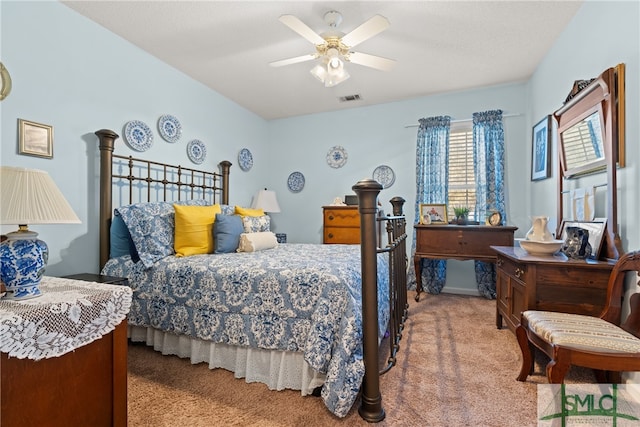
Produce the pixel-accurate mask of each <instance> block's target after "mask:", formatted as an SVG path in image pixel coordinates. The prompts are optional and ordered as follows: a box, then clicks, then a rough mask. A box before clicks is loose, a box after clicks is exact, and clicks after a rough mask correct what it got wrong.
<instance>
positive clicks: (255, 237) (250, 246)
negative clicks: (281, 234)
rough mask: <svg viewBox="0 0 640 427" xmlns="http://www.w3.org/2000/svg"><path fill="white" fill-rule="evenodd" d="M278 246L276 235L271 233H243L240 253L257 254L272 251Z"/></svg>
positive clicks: (239, 246)
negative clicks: (257, 252)
mask: <svg viewBox="0 0 640 427" xmlns="http://www.w3.org/2000/svg"><path fill="white" fill-rule="evenodd" d="M277 246H278V240H277V239H276V235H275V234H274V233H272V232H271V231H261V232H258V233H242V234H241V235H240V244H239V245H238V252H256V251H263V250H265V249H271V248H275V247H277Z"/></svg>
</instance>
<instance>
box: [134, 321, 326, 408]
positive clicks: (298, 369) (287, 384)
mask: <svg viewBox="0 0 640 427" xmlns="http://www.w3.org/2000/svg"><path fill="white" fill-rule="evenodd" d="M129 338H130V339H131V341H133V342H145V343H146V344H147V345H148V346H152V347H153V349H154V350H156V351H159V352H161V353H162V354H164V355H176V356H178V357H182V358H189V359H190V360H191V363H192V364H196V363H202V362H206V363H208V364H209V369H216V368H223V369H226V370H228V371H231V372H233V373H234V374H235V377H236V378H245V381H246V382H248V383H252V382H260V383H263V384H266V385H267V387H269V389H270V390H284V389H292V390H300V391H301V393H302V395H303V396H306V395H307V394H311V393H312V392H313V389H315V388H316V387H319V386H321V385H322V384H324V379H325V375H324V374H320V373H318V372H316V371H314V370H313V369H312V368H311V367H310V366H309V365H308V364H307V362H305V360H304V356H303V354H302V353H298V352H291V351H280V350H263V349H256V348H249V347H238V346H232V345H228V344H217V343H212V342H209V341H204V340H200V339H197V338H191V337H188V336H183V335H175V334H172V333H169V332H164V331H159V330H157V329H153V328H144V327H140V326H129Z"/></svg>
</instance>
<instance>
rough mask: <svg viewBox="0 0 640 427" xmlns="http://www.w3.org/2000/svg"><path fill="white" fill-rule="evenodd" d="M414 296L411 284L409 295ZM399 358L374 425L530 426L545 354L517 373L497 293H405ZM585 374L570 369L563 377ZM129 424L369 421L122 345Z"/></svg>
mask: <svg viewBox="0 0 640 427" xmlns="http://www.w3.org/2000/svg"><path fill="white" fill-rule="evenodd" d="M410 296H411V297H413V293H411V295H410ZM409 310H410V315H409V320H408V321H407V324H406V327H405V331H404V337H403V339H402V342H401V349H400V353H399V357H398V363H397V365H396V367H394V368H393V369H392V370H391V371H390V372H389V373H387V374H386V375H384V376H383V377H382V378H381V391H382V404H383V407H384V409H385V412H386V418H385V419H384V420H383V421H382V422H380V423H378V424H377V425H379V426H484V427H490V426H535V425H536V404H537V403H536V399H537V397H536V396H537V395H536V384H538V383H546V378H545V377H544V375H543V372H544V363H546V361H545V360H544V359H542V358H541V357H540V358H539V360H537V363H536V369H535V371H536V372H535V374H534V375H533V376H530V377H529V380H528V381H527V382H525V383H521V382H518V381H516V379H515V378H516V376H517V375H518V373H519V371H520V349H519V347H518V344H517V342H516V339H515V336H514V335H513V334H512V333H511V332H510V331H509V330H507V329H502V330H497V329H496V327H495V301H489V300H485V299H482V298H478V297H468V296H459V295H450V294H441V295H437V296H433V295H424V294H423V297H422V300H421V301H420V302H418V303H416V302H415V301H413V299H411V301H410V308H409ZM576 381H578V382H592V381H593V377H592V375H591V373H590V371H585V370H581V369H575V368H574V369H572V371H571V372H570V374H569V377H568V379H567V382H576ZM128 384H129V393H128V397H129V426H132V427H137V426H154V427H155V426H219V425H225V426H304V427H313V426H366V425H371V424H369V423H367V422H365V421H364V420H362V419H361V418H360V416H359V415H358V411H357V408H358V402H356V404H355V405H354V407H353V408H352V410H351V412H349V414H348V415H347V416H346V417H345V418H338V417H336V416H334V415H332V414H331V413H330V412H329V411H328V410H327V409H326V408H325V407H324V405H323V403H322V400H321V399H320V398H317V397H312V396H307V397H302V396H301V395H300V392H299V391H293V390H287V391H280V392H278V391H271V390H268V389H267V387H266V386H264V385H262V384H247V383H245V382H244V380H239V379H235V378H234V377H233V374H232V373H230V372H228V371H225V370H222V369H218V370H213V371H212V370H209V369H208V368H207V366H206V365H205V364H199V365H191V364H190V362H189V361H188V360H185V359H179V358H177V357H175V356H162V355H161V354H159V353H156V352H154V351H153V350H152V349H150V348H148V347H146V346H144V345H142V344H135V345H133V344H130V345H129V383H128Z"/></svg>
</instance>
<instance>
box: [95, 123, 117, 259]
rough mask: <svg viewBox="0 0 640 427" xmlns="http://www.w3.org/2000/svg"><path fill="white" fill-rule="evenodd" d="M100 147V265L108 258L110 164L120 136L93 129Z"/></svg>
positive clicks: (104, 130)
mask: <svg viewBox="0 0 640 427" xmlns="http://www.w3.org/2000/svg"><path fill="white" fill-rule="evenodd" d="M95 134H96V135H97V136H98V139H99V147H100V196H99V197H100V224H99V228H100V266H99V270H98V271H100V270H102V267H104V265H105V264H106V263H107V261H108V260H109V238H110V235H109V228H110V227H111V203H112V201H111V164H112V162H113V149H114V146H115V142H116V139H118V138H119V137H120V136H119V135H118V134H117V133H115V132H114V131H112V130H109V129H100V130H97V131H95Z"/></svg>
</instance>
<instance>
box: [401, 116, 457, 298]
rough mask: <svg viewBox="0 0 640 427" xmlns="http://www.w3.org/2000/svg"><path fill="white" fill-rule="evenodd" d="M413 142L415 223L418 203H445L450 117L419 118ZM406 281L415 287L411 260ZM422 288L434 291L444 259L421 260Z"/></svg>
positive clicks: (441, 280)
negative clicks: (414, 151) (414, 142)
mask: <svg viewBox="0 0 640 427" xmlns="http://www.w3.org/2000/svg"><path fill="white" fill-rule="evenodd" d="M419 124H420V126H419V128H418V139H417V142H416V205H415V222H416V223H417V222H418V221H419V219H420V213H419V207H420V203H447V194H448V185H449V167H448V166H449V129H450V126H451V117H449V116H439V117H429V118H425V119H420V120H419ZM415 251H416V232H415V229H414V231H413V244H412V248H411V253H412V254H415ZM409 265H410V266H409V277H408V280H409V284H410V288H411V289H415V285H416V281H415V280H416V278H415V274H416V272H415V269H414V265H413V263H409ZM421 268H422V276H421V278H422V287H423V289H424V290H425V291H427V292H429V293H431V294H438V293H440V291H441V290H442V288H443V287H444V285H445V282H446V273H447V262H446V261H445V260H433V259H423V260H422V264H421Z"/></svg>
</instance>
